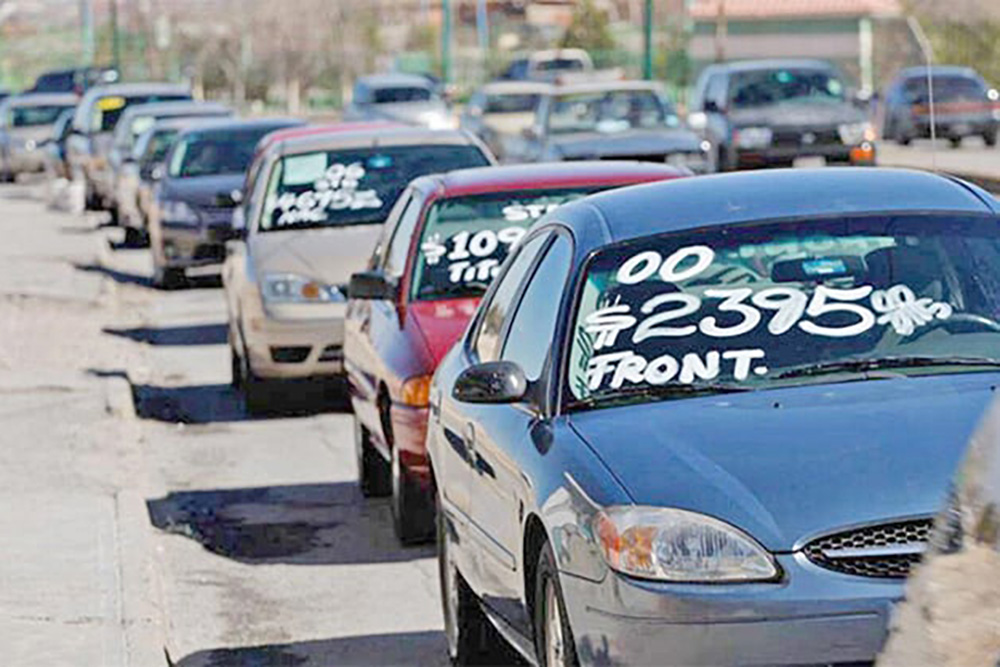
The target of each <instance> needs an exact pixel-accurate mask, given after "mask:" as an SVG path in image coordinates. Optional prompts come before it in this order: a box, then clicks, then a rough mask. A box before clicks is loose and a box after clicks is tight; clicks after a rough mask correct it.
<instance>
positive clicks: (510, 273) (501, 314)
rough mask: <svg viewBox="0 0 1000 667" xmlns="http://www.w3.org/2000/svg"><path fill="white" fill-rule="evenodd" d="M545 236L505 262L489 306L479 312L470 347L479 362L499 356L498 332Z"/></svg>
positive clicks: (535, 239)
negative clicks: (475, 330)
mask: <svg viewBox="0 0 1000 667" xmlns="http://www.w3.org/2000/svg"><path fill="white" fill-rule="evenodd" d="M548 239H549V235H547V234H545V235H541V236H536V237H534V238H533V239H531V240H530V241H528V242H527V243H525V244H524V245H522V246H521V248H520V250H519V251H518V252H517V255H516V256H515V257H513V259H512V260H511V261H508V262H507V270H506V271H504V273H503V275H501V276H499V277H498V278H497V281H498V282H497V285H496V288H495V289H494V290H493V291H492V294H493V296H492V297H491V298H490V302H489V305H487V306H486V310H485V311H483V314H482V317H481V318H480V321H479V325H478V326H479V330H478V331H477V332H476V337H475V341H474V342H473V346H474V348H475V350H476V355H477V356H478V357H479V361H480V362H481V363H482V362H486V361H496V360H497V359H498V358H499V356H500V332H501V331H502V330H503V323H504V321H506V319H507V315H508V314H509V313H510V312H511V310H512V309H513V307H514V299H515V297H517V294H518V288H520V286H521V283H522V282H524V277H525V276H526V275H527V273H528V270H529V269H530V268H531V266H532V264H534V262H535V257H537V256H538V253H539V251H541V249H542V246H543V245H544V244H545V242H546V241H547V240H548Z"/></svg>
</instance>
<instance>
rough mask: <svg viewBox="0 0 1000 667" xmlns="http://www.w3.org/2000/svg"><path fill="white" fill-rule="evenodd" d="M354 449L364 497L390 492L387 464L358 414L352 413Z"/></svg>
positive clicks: (390, 485)
mask: <svg viewBox="0 0 1000 667" xmlns="http://www.w3.org/2000/svg"><path fill="white" fill-rule="evenodd" d="M354 450H355V454H356V456H357V459H358V485H359V486H360V487H361V494H362V495H363V496H364V497H365V498H375V497H379V496H387V495H389V494H390V493H392V479H391V475H390V470H389V464H388V463H386V461H385V459H383V458H382V455H381V454H379V453H378V450H376V449H375V445H373V444H372V437H371V434H370V433H369V432H368V429H366V428H365V427H364V426H362V425H361V422H360V421H359V420H358V416H357V415H354Z"/></svg>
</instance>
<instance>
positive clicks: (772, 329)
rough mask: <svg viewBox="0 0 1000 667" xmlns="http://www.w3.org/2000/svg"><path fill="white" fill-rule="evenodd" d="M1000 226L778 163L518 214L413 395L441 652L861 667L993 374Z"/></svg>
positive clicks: (887, 179)
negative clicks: (464, 316)
mask: <svg viewBox="0 0 1000 667" xmlns="http://www.w3.org/2000/svg"><path fill="white" fill-rule="evenodd" d="M831 193H835V196H831ZM998 214H1000V205H998V203H997V201H996V200H995V199H994V198H993V197H992V196H991V195H989V194H988V193H986V192H985V191H983V190H981V189H979V188H977V187H975V186H972V185H970V184H967V183H964V182H961V181H958V180H955V179H953V178H949V177H945V176H941V175H937V174H932V173H929V172H918V171H903V170H890V169H813V170H806V169H796V170H790V169H789V170H776V171H749V172H742V173H736V174H723V175H715V176H706V177H700V178H689V179H677V180H674V181H670V182H666V183H654V184H650V185H643V186H637V187H633V188H622V189H620V190H614V191H611V192H607V193H601V194H597V195H593V196H591V197H587V198H586V199H583V200H581V201H578V202H572V203H569V204H566V205H564V206H561V207H559V208H557V209H556V210H555V211H553V212H552V213H550V214H549V215H548V216H546V217H545V218H543V219H542V220H540V221H539V222H538V223H537V224H535V225H534V226H533V227H532V228H531V230H530V231H529V232H528V234H527V235H526V236H525V237H524V238H523V239H522V240H521V242H520V243H519V244H518V246H517V248H515V249H514V251H513V252H512V253H511V255H510V257H508V259H507V261H506V262H505V263H504V265H503V268H502V269H501V272H500V274H499V275H498V276H497V277H496V278H495V279H494V281H493V284H492V285H491V286H490V289H489V291H488V292H487V293H486V295H485V296H484V297H483V301H482V303H481V304H480V306H479V308H478V310H477V313H476V316H475V317H474V319H473V320H472V322H471V323H470V325H469V327H468V328H467V329H466V331H465V334H464V335H463V336H462V338H461V339H460V341H459V342H458V343H456V345H455V346H454V347H453V348H452V349H451V351H450V352H449V353H448V354H447V355H446V356H445V357H444V359H443V360H442V361H441V363H440V365H439V366H438V369H437V372H436V373H435V375H434V380H433V382H432V383H431V387H430V390H429V406H430V407H429V412H430V418H429V425H428V436H427V448H428V452H429V455H430V462H431V468H432V474H433V476H434V477H433V478H434V482H435V485H436V489H437V494H438V495H437V497H438V503H439V511H438V517H439V531H438V536H439V550H438V553H439V564H440V573H441V576H440V581H441V585H442V600H443V605H444V612H445V613H444V616H445V632H446V637H447V640H448V646H449V651H450V653H451V656H452V658H453V659H455V660H456V661H457V662H459V663H466V662H469V661H472V660H473V659H474V658H476V657H477V656H476V654H477V653H478V652H480V651H482V650H483V649H484V648H486V647H485V646H484V638H487V641H486V642H485V643H494V642H496V641H497V633H496V632H495V631H494V624H496V625H499V626H500V627H502V630H503V632H502V633H501V634H502V635H503V636H504V637H505V638H507V639H508V640H509V641H511V642H512V644H513V645H514V647H515V648H517V649H518V650H519V651H520V652H522V653H524V654H525V655H527V656H530V658H531V661H532V662H537V664H541V665H573V664H581V665H618V664H633V665H659V664H664V662H666V661H669V662H670V663H671V664H678V665H690V666H695V665H732V664H747V665H749V664H753V665H765V664H785V665H791V664H796V665H798V664H802V665H806V664H808V665H831V664H867V663H870V662H871V661H873V660H874V659H875V656H876V654H877V653H878V651H879V649H880V648H881V646H882V643H883V641H884V638H885V635H886V629H887V625H888V620H889V615H890V612H891V609H892V606H893V604H894V603H895V602H897V601H898V600H899V599H900V597H901V596H902V594H903V586H904V578H905V576H906V574H907V573H908V572H909V571H910V568H911V567H912V565H913V564H914V563H915V562H917V561H918V560H919V558H920V554H921V552H922V551H923V549H924V547H925V546H926V540H927V535H928V532H929V529H930V526H931V522H932V519H933V516H934V515H935V514H936V513H937V512H938V511H939V508H940V507H941V506H942V505H943V504H944V500H945V497H946V493H947V488H948V482H949V479H950V478H951V477H952V475H953V473H954V470H955V468H956V466H957V464H958V463H959V461H960V459H961V456H962V452H963V449H964V447H965V443H966V442H967V441H968V439H969V437H970V435H971V434H972V433H973V431H974V430H975V428H976V424H977V423H978V422H979V420H980V418H981V415H982V413H983V411H984V410H985V408H986V406H988V405H989V404H990V403H991V402H992V400H993V398H994V389H995V387H996V386H997V383H998V382H1000V322H998V321H997V313H1000V295H998V293H997V291H996V290H994V289H992V285H994V284H996V283H997V282H998V281H1000V232H998V230H1000V224H998V223H1000V218H998ZM859 490H863V492H861V491H859Z"/></svg>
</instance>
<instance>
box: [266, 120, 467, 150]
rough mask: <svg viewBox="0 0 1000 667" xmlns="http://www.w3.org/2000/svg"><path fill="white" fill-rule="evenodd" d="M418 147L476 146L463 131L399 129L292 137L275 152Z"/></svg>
mask: <svg viewBox="0 0 1000 667" xmlns="http://www.w3.org/2000/svg"><path fill="white" fill-rule="evenodd" d="M421 144H433V145H445V146H448V145H450V146H470V145H477V144H476V140H475V139H473V138H472V135H470V134H469V133H467V132H465V131H464V130H430V129H427V128H423V127H412V126H402V125H401V126H399V127H395V128H388V129H366V130H352V131H344V132H324V133H319V134H308V135H304V136H297V137H292V138H290V139H286V140H284V141H282V142H281V143H280V147H279V148H278V150H279V152H280V153H281V154H282V155H288V154H291V153H306V152H310V151H323V150H339V149H345V148H362V147H368V146H419V145H421Z"/></svg>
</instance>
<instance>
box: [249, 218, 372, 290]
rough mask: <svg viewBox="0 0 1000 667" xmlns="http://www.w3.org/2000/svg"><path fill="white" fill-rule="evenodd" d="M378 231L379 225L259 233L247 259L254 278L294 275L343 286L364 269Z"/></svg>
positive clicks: (252, 240) (252, 238)
mask: <svg viewBox="0 0 1000 667" xmlns="http://www.w3.org/2000/svg"><path fill="white" fill-rule="evenodd" d="M381 232H382V225H381V224H373V225H346V226H342V227H331V228H328V229H302V230H288V231H280V232H259V233H256V234H253V235H252V236H251V237H250V240H249V246H250V248H249V249H250V257H251V261H252V262H253V267H254V271H255V272H256V274H257V275H258V276H260V275H262V274H264V273H294V274H297V275H300V276H305V277H306V278H312V279H313V280H321V281H323V282H324V283H326V284H328V285H345V284H347V283H348V282H349V281H350V279H351V274H352V273H357V272H358V271H363V270H364V268H365V266H366V265H367V264H368V260H369V258H370V257H371V254H372V250H374V249H375V242H376V241H377V240H378V236H379V234H380V233H381Z"/></svg>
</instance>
